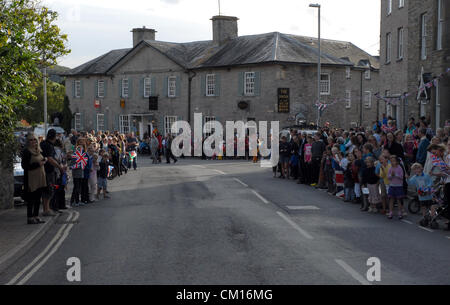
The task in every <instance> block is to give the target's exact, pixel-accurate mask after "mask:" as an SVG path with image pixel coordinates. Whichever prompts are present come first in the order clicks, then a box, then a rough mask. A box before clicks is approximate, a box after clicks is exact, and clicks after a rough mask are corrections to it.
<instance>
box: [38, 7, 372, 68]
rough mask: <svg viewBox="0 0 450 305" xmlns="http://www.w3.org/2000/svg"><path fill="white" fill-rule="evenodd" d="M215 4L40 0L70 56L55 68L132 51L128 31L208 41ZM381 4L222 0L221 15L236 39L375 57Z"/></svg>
mask: <svg viewBox="0 0 450 305" xmlns="http://www.w3.org/2000/svg"><path fill="white" fill-rule="evenodd" d="M218 2H219V1H218V0H72V1H67V0H42V4H43V5H45V6H47V7H48V8H50V9H51V10H54V11H56V12H58V14H59V17H58V20H57V22H56V23H57V25H58V26H59V27H60V28H61V31H62V33H65V34H68V47H69V48H70V49H71V53H70V54H69V55H67V56H65V57H63V58H60V60H59V64H60V65H63V66H66V67H70V68H75V67H77V66H79V65H81V64H83V63H85V62H87V61H89V60H91V59H94V58H96V57H98V56H100V55H102V54H105V53H107V52H109V51H110V50H114V49H122V48H131V47H132V45H133V43H132V33H131V32H130V31H131V29H133V28H139V27H142V26H145V27H146V28H153V29H155V30H156V31H157V33H156V40H161V41H170V42H189V41H201V40H211V39H212V23H211V20H210V19H211V17H212V16H215V15H218V14H219V5H218ZM380 2H381V1H380V0H221V1H220V8H221V15H226V16H236V17H238V18H239V21H238V32H239V36H243V35H253V34H262V33H269V32H281V33H286V34H294V35H301V36H311V37H317V34H318V9H317V8H310V7H309V4H310V3H319V4H321V37H322V38H327V39H335V40H344V41H350V42H352V43H353V44H355V45H357V46H358V47H360V48H361V49H363V50H365V51H366V52H368V53H370V54H371V55H378V54H379V45H380V43H379V36H380Z"/></svg>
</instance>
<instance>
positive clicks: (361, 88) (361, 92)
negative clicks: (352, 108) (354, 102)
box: [359, 70, 364, 127]
mask: <svg viewBox="0 0 450 305" xmlns="http://www.w3.org/2000/svg"><path fill="white" fill-rule="evenodd" d="M363 72H364V71H363V70H361V82H360V88H359V92H360V107H359V127H361V126H362V119H363V113H362V109H363Z"/></svg>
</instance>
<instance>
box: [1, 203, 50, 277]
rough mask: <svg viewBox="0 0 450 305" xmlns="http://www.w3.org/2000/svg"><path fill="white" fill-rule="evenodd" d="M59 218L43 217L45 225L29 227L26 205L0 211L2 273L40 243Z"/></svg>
mask: <svg viewBox="0 0 450 305" xmlns="http://www.w3.org/2000/svg"><path fill="white" fill-rule="evenodd" d="M57 218H58V216H56V217H41V219H42V220H44V221H45V223H43V224H37V225H27V207H26V206H25V205H23V206H16V207H14V208H13V209H9V210H4V211H0V232H1V234H0V273H1V272H2V271H3V270H5V269H6V268H7V267H8V266H9V265H11V264H13V263H14V262H15V261H16V260H17V259H19V258H20V257H21V256H22V255H23V254H25V253H26V252H27V251H28V250H29V249H30V248H31V247H32V246H33V245H34V244H35V243H36V242H37V241H39V239H40V238H41V237H42V236H43V235H44V234H45V233H46V232H47V231H48V230H49V229H50V227H51V225H52V224H53V223H54V222H55V221H56V219H57Z"/></svg>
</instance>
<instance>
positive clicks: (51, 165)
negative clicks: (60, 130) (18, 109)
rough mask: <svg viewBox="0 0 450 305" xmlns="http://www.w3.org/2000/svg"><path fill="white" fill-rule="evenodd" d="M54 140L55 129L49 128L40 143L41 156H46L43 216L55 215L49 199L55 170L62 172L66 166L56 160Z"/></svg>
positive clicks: (51, 194) (54, 180) (52, 190)
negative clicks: (45, 136)
mask: <svg viewBox="0 0 450 305" xmlns="http://www.w3.org/2000/svg"><path fill="white" fill-rule="evenodd" d="M55 142H56V131H55V130H54V129H50V130H49V131H48V133H47V138H46V139H45V141H43V142H42V143H41V149H42V156H43V157H46V158H47V163H45V166H44V168H45V176H46V179H47V187H46V188H45V190H44V192H43V194H42V199H43V205H44V213H43V214H42V215H44V216H55V215H56V214H55V213H54V212H53V211H52V210H50V200H51V199H52V196H53V194H54V189H53V188H54V186H55V184H56V170H59V171H60V172H61V173H64V172H65V170H66V168H65V167H64V166H63V165H61V164H59V163H58V161H56V158H55V156H56V152H55V146H54V144H55Z"/></svg>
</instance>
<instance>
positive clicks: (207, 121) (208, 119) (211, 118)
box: [204, 116, 216, 138]
mask: <svg viewBox="0 0 450 305" xmlns="http://www.w3.org/2000/svg"><path fill="white" fill-rule="evenodd" d="M204 121H205V126H206V132H204V136H205V138H207V137H209V136H211V135H212V134H213V131H212V130H211V129H212V127H213V126H211V125H212V124H211V122H215V121H216V117H215V116H205V118H204Z"/></svg>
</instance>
